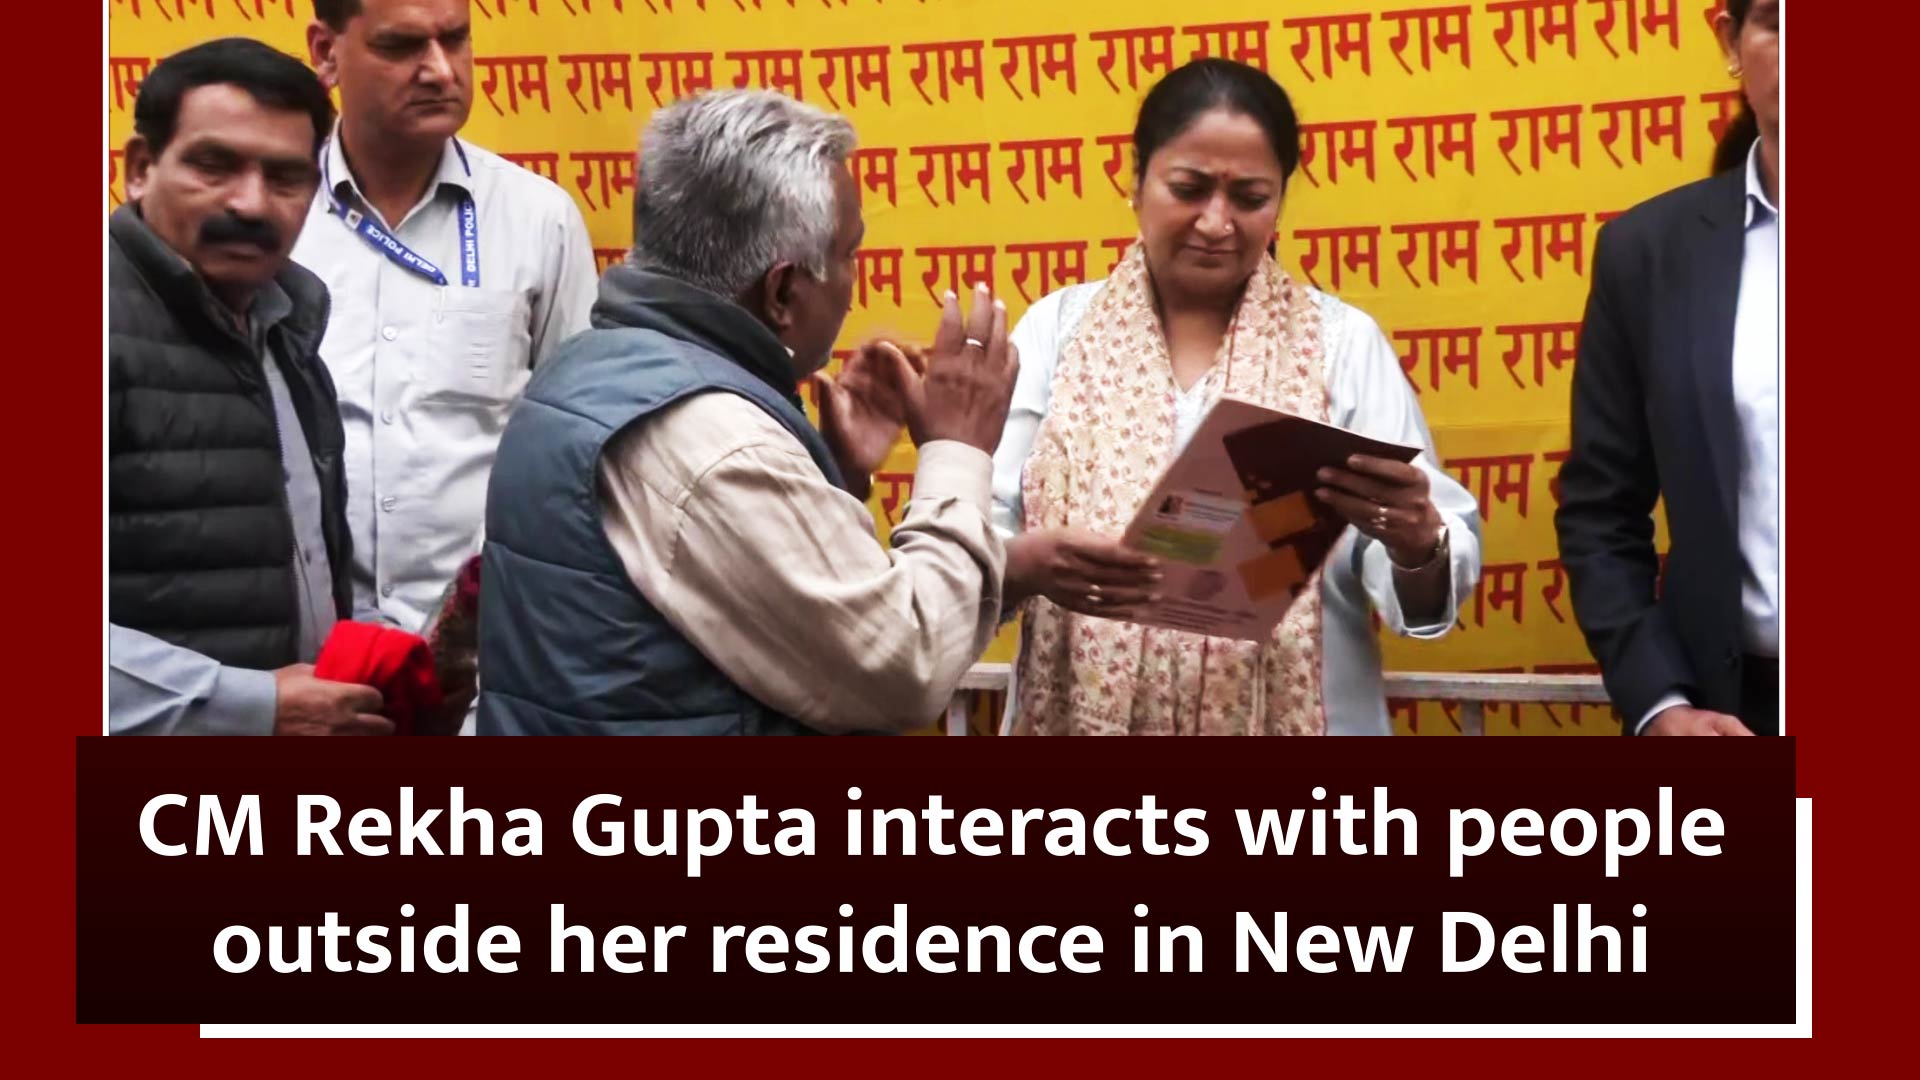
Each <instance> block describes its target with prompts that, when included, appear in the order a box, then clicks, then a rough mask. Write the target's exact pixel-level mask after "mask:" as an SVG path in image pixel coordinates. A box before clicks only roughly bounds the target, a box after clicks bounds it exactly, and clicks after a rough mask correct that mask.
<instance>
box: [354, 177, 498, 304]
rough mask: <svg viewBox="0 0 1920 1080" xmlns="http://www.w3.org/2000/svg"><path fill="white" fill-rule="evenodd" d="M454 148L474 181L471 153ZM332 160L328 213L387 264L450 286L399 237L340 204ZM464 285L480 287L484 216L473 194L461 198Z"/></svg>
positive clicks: (438, 271)
mask: <svg viewBox="0 0 1920 1080" xmlns="http://www.w3.org/2000/svg"><path fill="white" fill-rule="evenodd" d="M453 148H454V151H455V152H456V153H458V154H459V155H460V165H461V167H462V168H465V169H466V170H467V175H468V176H469V177H471V176H472V175H473V167H472V166H470V165H468V164H467V152H466V151H465V150H462V149H460V144H459V143H458V142H455V143H454V144H453ZM331 156H332V155H331V154H323V156H322V157H321V161H322V162H323V163H324V164H323V165H322V166H321V168H322V176H321V181H320V182H321V183H323V184H325V185H326V188H327V209H328V210H329V211H330V212H331V213H332V214H333V215H334V216H335V217H338V218H339V219H340V220H342V221H344V222H346V223H347V228H349V229H352V230H353V231H354V232H356V233H359V234H360V239H362V240H364V241H366V242H367V244H368V245H369V246H371V247H372V248H373V249H374V250H375V251H378V252H379V253H380V254H382V255H385V256H386V257H387V260H388V261H389V262H392V263H393V264H394V265H395V266H398V267H399V268H400V269H402V270H405V271H407V272H408V273H410V274H418V275H420V276H421V277H423V278H426V279H427V280H428V281H431V282H433V283H434V284H435V285H440V286H445V285H447V284H448V282H447V275H446V274H444V273H442V272H441V271H440V267H438V266H436V265H435V264H433V263H432V262H430V261H428V260H427V259H425V258H422V257H421V256H420V255H419V254H418V253H416V252H415V251H414V250H413V249H412V248H410V247H408V246H407V245H405V244H403V243H401V242H400V240H399V238H398V237H395V236H393V235H392V234H390V233H388V232H387V231H386V230H385V229H382V228H381V227H380V226H379V225H378V224H377V223H375V222H374V220H373V219H372V218H370V217H368V216H367V215H366V214H363V213H361V212H360V211H358V210H355V209H353V208H351V207H349V206H347V204H346V203H344V202H342V201H340V196H339V194H338V193H337V192H336V191H335V190H334V186H333V169H332V164H331ZM460 284H462V285H464V286H466V287H467V288H469V289H477V288H479V287H480V212H479V210H477V209H476V208H475V207H474V205H473V193H472V192H470V191H469V192H462V193H461V195H460Z"/></svg>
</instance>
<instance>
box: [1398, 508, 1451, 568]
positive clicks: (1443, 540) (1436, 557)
mask: <svg viewBox="0 0 1920 1080" xmlns="http://www.w3.org/2000/svg"><path fill="white" fill-rule="evenodd" d="M1446 554H1447V523H1446V522H1445V521H1442V522H1441V523H1440V534H1439V535H1438V536H1436V537H1434V540H1433V554H1431V555H1429V556H1427V561H1426V562H1423V563H1421V564H1420V565H1419V566H1401V565H1400V561H1399V560H1398V559H1395V558H1394V557H1393V549H1392V548H1388V549H1387V562H1388V564H1389V565H1391V566H1392V567H1393V568H1394V569H1395V570H1398V571H1400V572H1401V573H1403V574H1417V573H1419V572H1420V571H1422V570H1425V569H1427V568H1429V567H1431V566H1432V565H1433V564H1434V563H1436V562H1439V561H1440V559H1441V558H1442V557H1444V556H1445V555H1446Z"/></svg>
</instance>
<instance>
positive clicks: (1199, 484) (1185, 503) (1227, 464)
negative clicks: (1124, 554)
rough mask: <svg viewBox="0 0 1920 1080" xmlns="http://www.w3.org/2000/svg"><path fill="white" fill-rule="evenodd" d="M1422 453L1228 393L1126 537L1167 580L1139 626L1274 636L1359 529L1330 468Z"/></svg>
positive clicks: (1142, 612) (1138, 618) (1139, 617)
mask: <svg viewBox="0 0 1920 1080" xmlns="http://www.w3.org/2000/svg"><path fill="white" fill-rule="evenodd" d="M1420 451H1421V448H1420V447H1417V446H1403V445H1401V444H1399V443H1390V442H1382V441H1380V440H1379V439H1370V438H1367V437H1366V436H1364V435H1358V434H1355V433H1354V432H1351V431H1348V430H1346V429H1345V428H1338V427H1334V426H1333V425H1331V424H1323V423H1320V422H1318V421H1315V420H1308V419H1306V418H1304V417H1300V416H1294V415H1293V414H1291V413H1285V412H1280V411H1278V410H1276V409H1269V408H1265V407H1264V406H1260V405H1255V404H1253V403H1251V402H1247V401H1241V400H1240V399H1238V398H1229V397H1223V398H1221V399H1220V400H1219V401H1217V402H1215V403H1214V404H1213V407H1212V408H1211V409H1209V410H1208V411H1207V415H1206V416H1205V417H1204V418H1202V419H1201V421H1200V426H1199V428H1198V429H1197V430H1196V431H1195V432H1194V435H1193V439H1192V441H1190V442H1188V443H1187V447H1186V449H1185V450H1183V451H1181V452H1180V454H1179V455H1178V456H1177V457H1176V458H1174V461H1173V464H1172V465H1170V466H1168V468H1167V471H1166V473H1165V475H1163V476H1161V478H1160V482H1159V483H1158V484H1156V485H1154V488H1153V493H1152V494H1151V495H1149V496H1148V497H1147V500H1146V502H1145V504H1144V505H1142V506H1141V508H1140V512H1139V513H1138V514H1136V515H1134V519H1133V523H1132V524H1131V525H1129V526H1128V527H1127V531H1126V533H1125V535H1124V536H1123V537H1122V542H1123V543H1125V544H1126V546H1128V547H1130V548H1133V549H1135V550H1136V551H1143V552H1146V553H1148V554H1150V555H1154V556H1157V557H1158V558H1159V559H1160V561H1161V565H1162V567H1163V569H1164V571H1165V573H1166V579H1165V581H1164V582H1163V583H1162V586H1161V600H1160V602H1159V603H1157V604H1152V605H1148V606H1146V607H1143V608H1140V609H1137V610H1136V612H1135V615H1134V621H1136V622H1141V623H1145V624H1147V625H1149V626H1166V627H1171V628H1174V629H1177V630H1189V631H1193V632H1194V633H1200V634H1208V635H1211V636H1214V637H1231V638H1242V639H1245V640H1249V641H1259V640H1264V639H1265V638H1266V637H1267V635H1268V634H1269V633H1271V632H1272V631H1273V628H1274V626H1276V625H1277V624H1278V623H1279V622H1280V619H1281V617H1282V616H1284V615H1285V614H1286V612H1287V608H1288V607H1289V606H1290V605H1291V604H1292V603H1293V600H1294V598H1295V597H1296V596H1298V595H1299V594H1300V593H1301V591H1302V590H1304V589H1305V588H1306V586H1307V583H1308V582H1309V581H1310V580H1311V579H1312V576H1313V572H1314V570H1316V569H1317V568H1319V566H1320V564H1321V563H1322V562H1324V561H1326V558H1327V553H1328V552H1329V551H1331V550H1332V549H1333V545H1334V543H1335V542H1337V541H1338V540H1339V539H1340V534H1341V532H1342V531H1343V530H1345V529H1346V527H1347V524H1346V521H1345V520H1344V519H1342V518H1341V517H1340V516H1339V515H1338V514H1335V513H1334V512H1333V509H1332V508H1331V507H1329V506H1327V505H1326V504H1324V503H1322V502H1320V501H1319V500H1318V499H1316V498H1314V497H1313V492H1314V490H1315V489H1316V488H1318V487H1320V486H1321V485H1320V483H1319V481H1318V480H1317V479H1316V478H1315V476H1316V474H1317V473H1318V472H1319V470H1320V469H1322V468H1326V467H1334V468H1344V467H1345V466H1346V461H1347V459H1348V458H1349V457H1352V456H1353V455H1355V454H1366V455H1369V456H1372V457H1383V458H1391V459H1393V460H1395V461H1412V460H1413V459H1414V457H1415V456H1417V455H1418V454H1419V453H1420Z"/></svg>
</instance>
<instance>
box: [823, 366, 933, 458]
mask: <svg viewBox="0 0 1920 1080" xmlns="http://www.w3.org/2000/svg"><path fill="white" fill-rule="evenodd" d="M925 368H926V360H925V358H924V357H922V356H921V354H920V352H919V350H917V349H911V348H909V349H903V348H901V347H900V346H897V345H895V344H894V343H892V342H890V341H879V340H876V341H869V342H867V343H866V344H865V345H862V346H861V347H860V350H859V351H858V352H856V353H854V354H853V355H852V356H851V357H848V358H847V362H846V363H845V364H843V365H841V367H840V374H839V375H838V376H828V375H826V374H825V373H821V374H818V375H815V376H814V377H813V381H814V385H815V387H817V388H818V389H819V391H820V394H819V397H820V435H821V437H822V438H824V439H826V440H827V445H828V446H829V447H831V448H832V450H833V457H834V461H835V462H836V463H837V464H838V465H839V466H840V470H841V472H843V473H846V474H847V476H846V478H847V480H848V481H849V482H850V483H858V482H859V481H860V480H861V478H864V477H868V476H871V475H872V474H873V472H874V470H876V469H878V468H879V467H880V466H881V465H882V464H883V463H885V461H886V460H887V453H888V451H890V450H892V449H893V444H894V443H896V442H898V441H899V439H900V430H901V429H902V428H904V427H906V425H907V417H908V412H909V403H910V402H912V401H915V400H918V399H919V398H920V377H921V373H922V372H923V371H924V370H925Z"/></svg>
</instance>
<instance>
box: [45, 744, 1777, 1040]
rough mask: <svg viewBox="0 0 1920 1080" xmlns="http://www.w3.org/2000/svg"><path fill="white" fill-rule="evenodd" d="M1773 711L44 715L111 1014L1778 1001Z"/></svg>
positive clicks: (1630, 1013)
mask: <svg viewBox="0 0 1920 1080" xmlns="http://www.w3.org/2000/svg"><path fill="white" fill-rule="evenodd" d="M1792 746H1793V744H1792V741H1791V740H1779V739H1751V740H1728V741H1724V742H1722V741H1718V740H1716V741H1711V742H1708V741H1687V740H1665V741H1657V740H1631V739H1564V740H1555V739H1474V740H1468V739H1452V740H1450V739H1383V740H1373V741H1361V740H1335V739H1313V740H1308V739H1301V740H1273V739H1254V740H1228V739H1217V740H1208V739H1194V740H1179V741H1176V740H1146V739H1113V740H1104V739H1087V740H1077V741H1070V740H1020V741H1013V740H1002V739H761V740H752V739H734V740H726V739H628V740H619V739H608V740H599V741H594V742H587V741H582V740H573V741H568V740H558V739H552V740H543V739H526V740H506V739H459V740H339V741H329V740H305V741H295V740H253V741H249V740H237V739H236V740H223V739H209V740H189V739H179V740H129V739H98V738H88V739H82V740H80V745H79V777H78V808H77V809H78V815H79V824H78V830H77V831H78V844H79V851H78V855H77V862H78V911H77V918H78V937H79V943H78V949H77V953H78V956H77V962H78V1002H77V1010H78V1015H79V1019H80V1020H82V1021H113V1022H176V1023H187V1022H269V1021H283V1022H290V1021H299V1022H328V1021H337V1022H402V1021H417V1022H458V1021H476V1022H477V1021H509V1020H511V1021H517V1022H649V1023H684V1022H729V1023H744V1022H768V1023H791V1022H846V1023H888V1022H905V1021H914V1022H928V1021H956V1022H989V1021H992V1022H1036V1021H1045V1022H1058V1023H1073V1022H1112V1023H1142V1022H1180V1023H1184V1022H1196V1023H1197V1022H1207V1023H1264V1022H1369V1023H1381V1022H1481V1023H1493V1022H1546V1021H1551V1022H1582V1023H1591V1022H1668V1021H1673V1022H1680V1021H1684V1022H1690V1023H1716V1022H1720V1023H1725V1022H1735V1023H1737V1022H1756V1023H1760V1022H1764V1023H1789V1022H1792V1020H1793V1019H1794V1017H1793V1007H1794V970H1793V963H1794V914H1795V910H1794V904H1795V899H1794V897H1795V890H1794V850H1795V848H1794V822H1795V816H1794V799H1793V749H1792Z"/></svg>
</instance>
